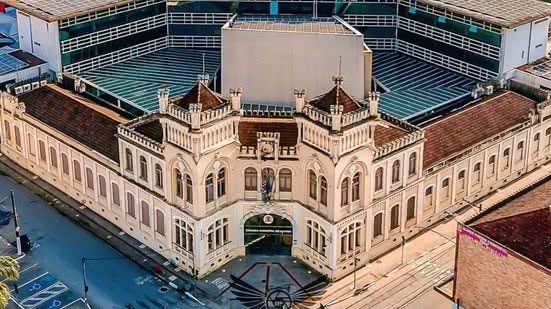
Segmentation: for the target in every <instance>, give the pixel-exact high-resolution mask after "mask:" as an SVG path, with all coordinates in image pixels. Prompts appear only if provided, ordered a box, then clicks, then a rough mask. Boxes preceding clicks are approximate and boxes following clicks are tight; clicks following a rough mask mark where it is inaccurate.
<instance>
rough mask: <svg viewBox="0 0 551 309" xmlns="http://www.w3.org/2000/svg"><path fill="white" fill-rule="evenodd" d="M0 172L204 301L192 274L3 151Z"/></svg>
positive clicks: (169, 281) (163, 278)
mask: <svg viewBox="0 0 551 309" xmlns="http://www.w3.org/2000/svg"><path fill="white" fill-rule="evenodd" d="M0 172H3V173H5V174H6V175H8V176H9V177H11V178H12V179H14V180H15V181H16V182H18V183H20V184H22V185H24V186H25V187H27V188H28V189H29V190H31V191H32V192H33V193H35V194H36V195H38V196H39V197H41V198H42V199H44V200H45V201H47V202H48V203H49V204H50V206H52V207H54V208H56V209H57V210H58V211H59V212H61V213H62V214H63V215H65V216H67V217H69V218H71V219H72V220H74V221H75V222H77V223H78V224H79V225H80V226H82V227H84V228H86V229H87V230H89V231H90V232H92V233H93V234H94V235H96V236H97V237H99V238H100V239H102V240H103V241H105V242H106V243H108V244H109V245H110V246H111V247H113V248H115V249H116V250H118V251H120V252H121V253H122V254H124V255H125V256H127V257H128V258H129V259H131V260H132V261H134V262H135V263H137V264H138V265H140V266H142V267H143V268H144V269H146V270H148V271H149V272H151V273H153V274H154V275H156V276H157V277H159V278H160V279H161V280H163V281H165V282H167V283H168V284H169V285H170V286H171V287H173V288H175V289H178V290H182V291H183V290H185V291H190V292H191V293H193V294H194V295H195V296H199V297H198V298H200V299H201V300H202V301H203V302H205V300H203V297H202V296H204V295H205V293H204V292H203V291H201V290H199V289H198V288H197V287H196V286H195V285H194V280H193V279H192V277H191V276H190V275H189V274H187V273H185V272H184V271H180V269H179V268H178V267H177V266H175V265H173V264H172V263H170V262H169V261H168V260H167V259H166V258H164V257H163V256H162V255H160V254H159V253H157V252H155V251H153V250H152V249H150V248H148V247H147V246H144V245H143V244H142V243H140V242H139V241H137V240H136V239H134V238H132V237H131V236H129V235H127V234H126V233H124V232H123V231H122V230H121V229H120V228H118V227H117V226H115V225H114V224H112V223H111V222H109V221H107V220H106V219H104V218H103V217H101V216H99V215H98V214H96V213H95V212H93V211H92V210H90V209H88V208H86V207H84V206H83V205H81V204H80V203H79V202H77V201H76V200H74V199H72V198H71V197H69V196H68V195H66V194H65V193H63V192H62V191H60V190H58V189H57V188H55V187H54V186H52V185H50V184H48V183H47V182H45V181H44V180H42V179H40V178H39V177H37V176H35V175H34V174H32V173H30V172H29V171H27V170H26V169H24V168H22V167H20V166H19V165H17V164H16V163H15V162H13V161H11V160H10V159H9V158H7V157H6V156H3V155H0ZM158 265H160V271H155V268H158ZM157 270H158V269H157ZM205 299H206V298H205ZM206 305H207V306H208V307H209V308H217V307H219V306H218V305H217V304H215V303H213V302H210V301H206Z"/></svg>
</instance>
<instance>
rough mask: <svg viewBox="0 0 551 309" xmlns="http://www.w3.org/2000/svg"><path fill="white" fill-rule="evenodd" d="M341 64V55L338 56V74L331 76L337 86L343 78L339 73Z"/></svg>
mask: <svg viewBox="0 0 551 309" xmlns="http://www.w3.org/2000/svg"><path fill="white" fill-rule="evenodd" d="M341 66H342V56H339V74H338V75H337V76H333V81H334V82H335V85H339V86H341V84H342V81H343V80H344V78H343V77H342V74H341Z"/></svg>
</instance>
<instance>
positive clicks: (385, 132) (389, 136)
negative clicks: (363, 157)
mask: <svg viewBox="0 0 551 309" xmlns="http://www.w3.org/2000/svg"><path fill="white" fill-rule="evenodd" d="M385 125H387V127H383V126H377V127H375V133H374V139H375V146H376V147H379V146H382V145H384V144H386V143H390V142H392V141H394V140H397V139H398V138H400V137H402V136H404V135H406V134H408V132H407V131H406V130H404V129H401V128H399V127H396V126H393V125H391V124H389V123H385Z"/></svg>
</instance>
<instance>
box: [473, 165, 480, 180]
mask: <svg viewBox="0 0 551 309" xmlns="http://www.w3.org/2000/svg"><path fill="white" fill-rule="evenodd" d="M481 165H482V164H480V162H478V163H476V164H475V165H474V167H473V184H478V183H479V182H480V179H481V178H482V177H481V176H482V170H481V168H480V167H481Z"/></svg>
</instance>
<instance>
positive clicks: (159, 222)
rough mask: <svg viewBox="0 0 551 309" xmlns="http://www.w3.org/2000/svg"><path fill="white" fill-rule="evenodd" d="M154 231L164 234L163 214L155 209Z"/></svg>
mask: <svg viewBox="0 0 551 309" xmlns="http://www.w3.org/2000/svg"><path fill="white" fill-rule="evenodd" d="M155 219H156V220H155V231H156V232H157V233H158V234H160V235H163V236H165V214H164V213H163V212H162V211H161V210H160V209H156V210H155Z"/></svg>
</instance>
